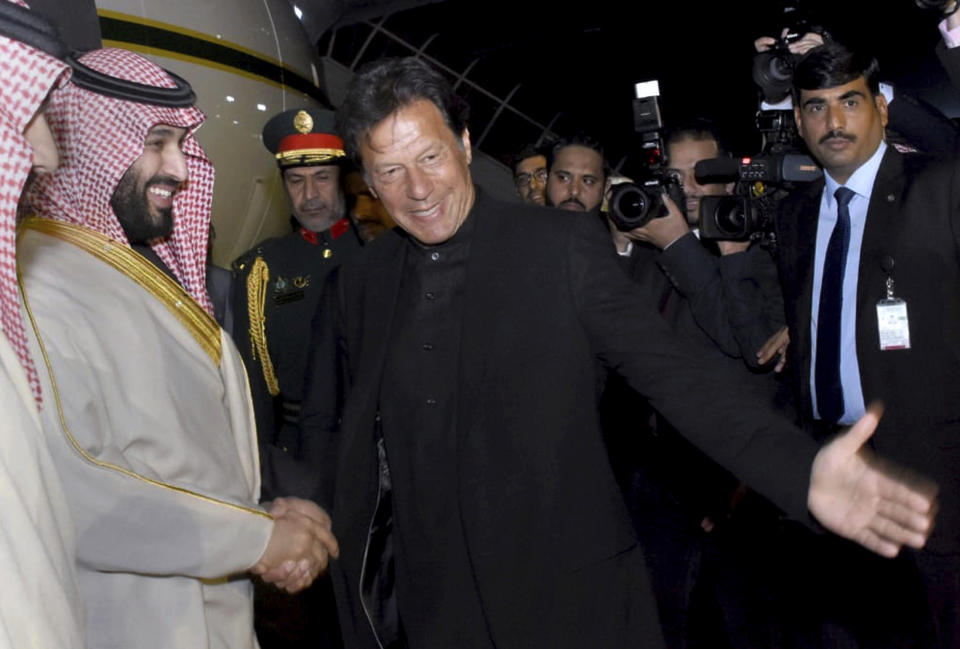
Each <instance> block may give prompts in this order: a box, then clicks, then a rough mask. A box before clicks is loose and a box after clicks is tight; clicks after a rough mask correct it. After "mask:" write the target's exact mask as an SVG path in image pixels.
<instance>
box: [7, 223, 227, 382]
mask: <svg viewBox="0 0 960 649" xmlns="http://www.w3.org/2000/svg"><path fill="white" fill-rule="evenodd" d="M21 227H23V228H27V229H30V230H36V231H37V232H42V233H44V234H48V235H50V236H52V237H56V238H57V239H60V240H62V241H66V242H67V243H71V244H73V245H75V246H77V247H78V248H80V249H81V250H84V251H86V252H88V253H90V254H91V255H93V256H94V257H96V258H97V259H99V260H100V261H102V262H104V263H106V264H109V265H110V266H112V267H113V268H115V269H116V270H118V271H119V272H121V273H123V274H124V275H126V276H127V277H129V278H130V279H132V280H133V281H135V282H136V283H137V284H139V285H140V286H141V287H143V289H144V290H146V291H147V292H149V293H150V294H151V295H153V296H154V297H155V298H157V300H159V301H160V303H161V304H163V305H164V306H166V307H167V309H168V310H169V311H170V313H172V314H173V315H174V316H176V318H177V320H179V321H180V323H181V324H182V325H183V326H184V327H185V328H186V330H187V331H189V332H190V334H191V335H192V336H193V338H194V340H196V341H197V344H199V345H200V347H201V348H203V351H204V352H206V353H207V355H208V356H209V357H210V358H211V359H213V362H214V364H216V365H217V366H219V365H220V358H221V354H222V353H223V350H222V349H221V348H220V343H221V338H220V325H218V324H217V321H216V320H214V319H213V316H211V315H210V314H209V313H207V312H206V310H205V309H204V308H203V307H202V306H200V305H199V304H197V302H196V300H194V299H193V296H191V295H190V294H189V293H187V292H186V291H185V290H184V289H183V287H182V286H180V285H179V284H177V283H176V282H175V281H173V280H172V279H170V278H169V277H168V276H167V275H166V274H165V273H164V272H163V271H161V270H160V269H159V268H157V267H156V266H154V265H153V264H152V263H151V262H150V261H148V260H147V259H145V258H144V257H143V256H142V255H141V254H139V253H138V252H136V251H135V250H133V249H131V248H128V247H127V246H125V245H123V244H120V243H117V242H116V241H114V240H113V239H110V238H109V237H106V236H104V235H102V234H100V233H99V232H97V231H95V230H91V229H90V228H87V227H84V226H82V225H76V224H73V223H64V222H63V221H54V220H51V219H41V218H37V217H30V218H28V219H26V220H24V222H23V224H22V225H21Z"/></svg>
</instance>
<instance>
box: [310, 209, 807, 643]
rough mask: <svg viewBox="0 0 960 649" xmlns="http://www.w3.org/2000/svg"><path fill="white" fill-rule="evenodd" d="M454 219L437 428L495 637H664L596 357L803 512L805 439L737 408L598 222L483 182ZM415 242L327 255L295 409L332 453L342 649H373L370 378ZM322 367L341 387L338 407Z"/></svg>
mask: <svg viewBox="0 0 960 649" xmlns="http://www.w3.org/2000/svg"><path fill="white" fill-rule="evenodd" d="M468 218H471V219H477V221H476V227H475V231H474V233H473V238H472V241H471V250H470V259H469V261H468V265H467V272H466V275H467V277H466V286H465V296H464V314H463V320H462V333H461V350H460V368H459V376H458V379H457V390H458V409H457V426H456V430H454V431H451V434H453V435H456V436H457V443H458V454H457V463H458V464H457V467H456V471H457V475H458V479H459V485H458V487H459V488H458V494H459V496H458V497H459V502H460V509H461V512H462V514H461V515H462V520H463V528H464V533H465V538H466V543H467V547H468V552H469V554H470V559H471V564H472V570H473V574H474V576H475V579H476V585H477V588H478V593H479V596H480V599H481V601H482V605H483V611H484V614H485V616H486V619H487V622H488V625H489V630H490V634H491V636H492V639H493V641H494V643H495V645H496V646H497V647H517V648H520V647H531V646H551V647H583V646H590V647H610V648H614V647H616V648H620V647H625V646H659V645H660V644H661V640H660V635H659V630H658V629H657V616H656V611H655V605H654V602H653V599H652V596H651V594H650V591H649V586H648V579H647V576H646V571H645V567H644V562H643V558H642V555H641V553H640V551H639V550H638V548H637V547H636V537H635V534H634V532H633V528H632V525H631V521H630V518H629V516H628V514H627V511H626V508H625V506H624V502H623V499H622V497H621V494H620V492H619V490H618V488H617V485H616V483H615V480H614V478H613V475H612V472H611V469H610V463H609V461H608V459H607V456H606V450H605V448H604V445H603V442H602V438H601V435H600V431H599V424H598V415H597V397H598V395H597V381H596V363H597V360H599V361H600V362H601V363H602V364H603V365H604V366H605V367H606V368H608V369H610V370H613V371H615V372H618V373H620V374H621V375H623V376H624V377H625V378H626V379H627V380H628V382H629V384H630V385H631V386H632V387H633V388H634V389H636V390H637V391H638V392H640V393H641V394H643V395H645V396H647V397H648V398H649V400H650V402H651V403H652V404H653V406H654V407H656V408H657V409H659V410H660V411H661V412H663V413H664V414H665V415H666V416H667V418H668V419H670V420H671V422H672V423H673V424H674V425H675V426H676V427H677V428H678V429H679V430H681V431H683V432H684V433H685V434H690V435H691V439H692V440H693V441H694V442H695V443H697V444H698V445H700V446H701V447H702V448H703V449H705V450H706V451H707V452H708V453H710V454H711V456H712V457H714V459H716V460H717V461H719V462H720V463H721V464H724V465H725V466H727V467H728V468H730V469H732V470H733V471H735V472H736V473H738V475H740V476H741V477H742V478H743V479H745V481H746V482H747V483H748V484H751V485H753V486H756V487H758V488H759V489H760V490H762V491H763V492H764V493H765V494H766V495H767V496H768V497H770V498H771V499H772V500H773V501H774V502H776V503H777V504H779V505H780V506H781V507H783V508H784V509H786V510H787V511H789V512H791V513H793V514H795V515H798V516H805V515H806V492H807V486H808V480H809V471H810V465H811V462H812V458H813V455H814V454H815V452H816V448H815V446H814V445H813V444H811V443H810V441H809V439H807V438H806V437H805V436H804V435H803V434H802V433H800V432H799V431H796V430H795V429H794V428H792V427H791V426H789V425H787V424H785V422H784V421H783V420H782V418H780V417H779V416H778V415H776V414H774V413H767V412H765V411H763V410H762V409H760V408H757V407H754V406H750V407H742V406H741V403H740V397H739V394H740V393H739V391H738V387H737V381H736V380H735V379H733V378H732V377H728V376H727V375H726V374H724V373H722V372H719V371H717V370H716V369H715V368H713V367H710V366H708V365H707V364H705V363H704V362H703V361H701V360H699V359H698V358H697V356H696V355H695V354H692V353H690V352H687V351H685V350H684V349H683V348H682V346H680V345H677V344H675V343H674V342H673V340H672V337H671V334H670V332H669V331H668V330H667V329H666V327H665V326H664V324H663V321H662V320H661V318H660V317H659V314H657V312H656V311H655V310H654V309H653V308H652V306H651V305H650V304H649V303H647V302H645V301H644V300H643V299H642V298H641V292H640V291H638V290H637V288H636V286H635V284H633V283H632V282H631V281H630V280H629V279H628V278H627V277H626V276H625V274H624V273H623V271H622V270H621V269H620V267H619V266H618V263H617V260H616V258H615V254H614V252H613V249H612V246H611V245H610V240H609V235H608V233H607V232H606V231H605V230H604V229H603V228H602V227H600V226H598V224H597V223H596V221H595V220H594V219H590V218H585V217H584V216H583V215H579V214H571V213H567V212H564V211H560V210H547V209H542V208H530V207H526V206H521V205H511V204H506V203H499V202H496V201H494V200H492V199H490V198H488V197H485V196H483V195H482V194H478V198H477V202H476V204H475V205H474V207H473V209H472V211H471V213H470V215H469V217H468ZM409 245H410V242H409V241H407V240H406V238H405V235H403V234H402V233H401V232H399V231H395V232H390V233H387V234H385V235H384V236H383V237H381V238H380V239H378V240H377V241H375V242H374V243H373V244H372V245H371V246H369V247H368V248H367V249H366V250H365V251H364V253H363V254H362V255H360V257H359V258H358V259H357V260H356V261H354V262H350V263H348V264H346V265H345V266H343V267H342V268H341V269H340V278H339V279H340V281H339V282H338V285H337V286H336V290H335V291H334V292H333V293H332V295H331V296H330V297H328V298H327V302H328V304H329V307H330V312H331V313H334V314H335V317H334V318H333V319H325V320H324V323H325V324H322V323H321V325H320V326H318V328H319V329H320V332H319V333H318V337H319V339H318V340H317V342H316V344H315V346H314V352H313V354H314V358H313V361H312V365H311V367H312V370H311V376H310V379H309V383H308V386H307V397H306V400H305V403H304V413H303V415H304V418H303V425H304V427H305V429H306V432H307V433H308V434H310V435H317V436H318V437H319V439H320V440H322V445H323V450H322V454H323V456H324V457H325V458H328V459H329V460H330V462H328V463H327V464H326V465H325V468H326V470H325V471H323V474H324V477H323V488H322V492H321V493H320V494H319V496H318V499H319V500H320V502H321V503H322V504H324V505H327V506H330V505H331V504H332V511H333V520H334V531H335V533H336V535H337V537H338V538H339V540H340V545H341V549H342V554H341V558H340V560H339V561H337V562H335V564H334V568H333V571H334V583H335V587H336V589H337V602H338V605H339V607H340V609H341V619H342V631H343V634H344V638H345V643H346V645H347V646H348V647H373V646H375V643H374V638H373V635H372V633H371V631H370V625H369V623H368V622H367V620H366V617H365V614H364V612H363V610H362V609H361V605H360V603H359V601H358V597H357V593H358V590H359V588H358V585H359V582H360V573H361V567H362V565H363V560H364V551H365V542H366V538H367V534H368V528H369V523H370V520H371V515H372V513H373V510H374V506H375V503H376V502H377V486H378V474H377V455H376V450H375V430H376V419H377V417H378V400H379V396H378V395H379V394H380V391H381V390H383V391H387V390H389V389H390V386H389V385H381V376H382V370H383V363H384V356H385V353H386V346H387V341H388V340H389V333H390V328H391V318H392V317H393V313H394V311H395V301H396V297H397V295H398V290H399V285H400V280H401V277H400V275H401V269H402V266H403V259H404V255H405V252H406V249H407V247H408V246H409ZM334 364H337V365H338V366H339V367H340V368H341V371H340V372H339V374H340V375H341V376H342V377H343V380H344V383H345V386H346V388H345V391H344V395H345V400H344V402H343V408H342V417H341V416H340V413H338V412H335V410H336V407H335V405H334V404H335V403H336V402H337V395H338V393H339V392H340V390H339V388H338V387H337V386H336V385H334V384H335V383H336V381H331V377H333V376H334V375H335V374H338V372H333V371H331V369H330V368H331V367H332V366H333V365H334ZM334 477H335V479H334ZM396 497H397V491H396V485H394V498H396ZM456 623H457V621H456V620H451V621H450V624H451V625H455V624H456Z"/></svg>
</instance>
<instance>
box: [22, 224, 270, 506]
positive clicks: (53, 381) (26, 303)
mask: <svg viewBox="0 0 960 649" xmlns="http://www.w3.org/2000/svg"><path fill="white" fill-rule="evenodd" d="M36 220H40V219H36ZM25 223H26V222H25ZM74 227H75V226H74ZM35 229H36V228H35ZM137 256H138V257H139V255H137ZM141 259H142V257H141ZM144 262H146V260H144ZM146 263H149V262H146ZM17 284H18V286H19V287H20V296H21V298H22V300H23V308H24V309H25V310H26V312H27V318H28V319H29V320H30V326H31V328H32V329H33V334H34V336H36V339H37V345H38V346H39V347H40V354H41V355H42V356H43V364H44V365H45V366H46V368H47V376H49V377H50V385H51V387H52V388H53V400H54V402H56V404H57V418H58V419H59V421H60V429H61V430H62V431H63V434H64V436H65V437H66V438H67V440H68V441H69V442H70V445H71V446H73V448H74V449H75V450H76V451H77V453H79V454H80V456H81V457H82V458H83V459H85V460H86V461H88V462H90V463H91V464H93V465H94V466H98V467H101V468H103V469H109V470H111V471H116V472H117V473H121V474H123V475H125V476H128V477H130V478H133V479H135V480H140V481H141V482H145V483H147V484H149V485H153V486H155V487H160V488H163V489H169V490H170V491H175V492H177V493H180V494H185V495H187V496H192V497H194V498H198V499H200V500H203V501H205V502H208V503H213V504H215V505H223V506H225V507H229V508H230V509H236V510H238V511H242V512H246V513H248V514H254V515H256V516H261V517H263V518H266V519H268V520H273V516H271V515H270V514H268V513H267V512H265V511H263V510H262V509H257V508H255V507H245V506H243V505H238V504H236V503H232V502H229V501H226V500H220V499H219V498H212V497H210V496H207V495H204V494H201V493H198V492H196V491H192V490H190V489H184V488H183V487H177V486H175V485H171V484H167V483H166V482H161V481H160V480H154V479H153V478H148V477H146V476H143V475H140V474H139V473H136V472H134V471H131V470H130V469H127V468H126V467H122V466H120V465H118V464H113V463H111V462H104V461H102V460H98V459H97V458H95V457H93V456H92V455H90V454H89V453H88V452H87V450H86V449H85V448H83V446H81V444H80V442H78V441H77V438H76V437H74V436H73V433H72V432H70V427H69V426H68V425H67V419H66V417H65V416H64V414H63V402H62V401H61V399H60V389H59V388H58V387H57V378H56V376H54V374H53V364H52V363H51V362H50V356H49V355H48V354H47V346H46V345H45V344H44V343H43V337H42V336H41V335H40V327H39V326H38V325H37V320H36V318H35V317H34V315H33V310H32V309H31V308H30V300H29V298H28V296H27V290H26V287H25V286H24V284H23V274H22V273H21V271H20V264H19V263H18V264H17Z"/></svg>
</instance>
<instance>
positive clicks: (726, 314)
mask: <svg viewBox="0 0 960 649" xmlns="http://www.w3.org/2000/svg"><path fill="white" fill-rule="evenodd" d="M666 151H667V171H666V173H667V175H668V176H671V177H673V178H676V179H677V181H678V182H679V183H680V185H681V187H682V189H683V196H684V201H683V203H684V204H683V208H684V209H683V210H681V209H680V208H679V207H678V206H677V205H676V204H675V202H674V201H673V200H671V199H669V197H667V198H665V199H664V205H665V206H666V208H667V209H666V214H665V215H664V216H662V217H659V218H650V219H648V220H646V222H645V223H644V224H643V225H642V226H641V227H637V228H633V229H631V230H627V231H622V229H621V228H618V226H617V224H616V223H615V222H614V221H613V220H610V221H609V225H610V230H611V235H612V237H613V240H614V244H615V245H616V246H617V251H618V252H619V253H620V254H621V256H625V257H629V259H630V261H629V262H626V265H627V267H628V270H629V271H630V273H631V275H632V276H633V277H634V278H635V279H637V280H638V281H641V283H645V284H647V285H648V286H649V287H650V288H651V290H653V291H654V293H656V294H658V295H660V296H661V299H663V300H668V301H673V302H675V303H677V304H684V305H685V309H684V310H685V311H687V312H689V315H690V317H691V319H692V321H693V322H694V323H695V324H696V325H697V329H698V331H697V333H698V334H700V333H702V334H706V336H708V337H709V341H710V343H711V347H714V348H716V349H717V350H719V351H720V352H722V353H723V355H724V356H726V357H729V358H732V359H743V361H744V362H745V363H747V365H749V366H750V367H751V368H754V369H757V366H758V363H757V358H756V351H757V350H758V349H759V348H760V346H761V345H762V344H763V343H764V342H765V341H766V340H767V339H768V338H769V337H770V335H771V334H773V333H774V332H775V331H776V330H777V328H778V327H779V326H780V325H781V324H782V316H779V315H778V313H779V312H780V310H781V304H782V303H781V302H780V298H779V289H778V288H777V280H776V267H775V264H774V262H773V260H772V258H771V256H770V253H769V251H768V250H767V249H766V248H764V247H762V246H760V245H757V244H753V242H752V240H751V239H750V238H747V239H745V240H724V239H716V240H713V241H710V242H707V241H701V240H700V239H699V232H698V226H699V215H700V213H701V206H700V204H701V199H703V198H705V197H711V196H725V195H729V194H730V193H731V191H732V190H733V183H719V182H707V183H700V182H698V181H697V178H696V175H695V173H694V167H695V166H696V165H697V163H698V162H701V161H704V160H713V159H716V158H718V157H726V156H727V153H726V152H725V151H724V149H723V146H722V144H721V141H720V138H719V136H718V134H717V132H716V130H715V128H714V127H713V124H712V123H710V122H709V121H708V120H702V119H701V120H694V121H692V122H690V123H688V124H684V125H681V126H679V127H678V128H675V129H673V130H672V131H670V132H669V134H668V135H667V138H666ZM622 227H628V226H622ZM651 282H652V284H651ZM668 289H669V290H668ZM671 310H674V309H671ZM661 311H662V312H663V313H664V314H665V316H666V314H667V311H664V310H663V309H661ZM675 317H676V316H674V318H675Z"/></svg>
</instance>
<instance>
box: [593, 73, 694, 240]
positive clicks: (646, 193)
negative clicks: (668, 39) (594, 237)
mask: <svg viewBox="0 0 960 649" xmlns="http://www.w3.org/2000/svg"><path fill="white" fill-rule="evenodd" d="M635 92H636V99H634V100H633V130H634V131H635V132H636V133H637V134H639V136H640V141H641V149H642V150H643V151H644V153H645V154H646V158H647V159H646V162H647V168H648V169H649V177H648V178H646V179H645V180H642V181H640V182H637V183H621V184H619V185H617V186H615V187H614V188H613V193H612V195H611V197H610V201H609V215H610V220H611V221H613V224H614V225H615V226H616V228H617V229H618V230H620V231H621V232H629V231H630V230H633V229H636V228H640V227H643V226H644V225H646V224H647V223H648V222H649V221H650V219H656V218H660V217H663V216H666V215H667V206H666V205H665V204H664V202H663V194H664V193H666V194H667V195H668V196H669V197H670V198H671V199H672V200H673V202H674V203H676V204H677V207H679V208H680V210H681V211H683V210H684V206H685V205H686V200H685V198H684V195H683V185H682V184H681V183H680V179H679V178H678V177H677V176H676V174H672V173H669V172H668V171H667V169H666V155H665V154H664V145H663V119H662V118H661V116H660V84H659V83H657V82H656V81H645V82H641V83H638V84H636V86H635Z"/></svg>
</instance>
